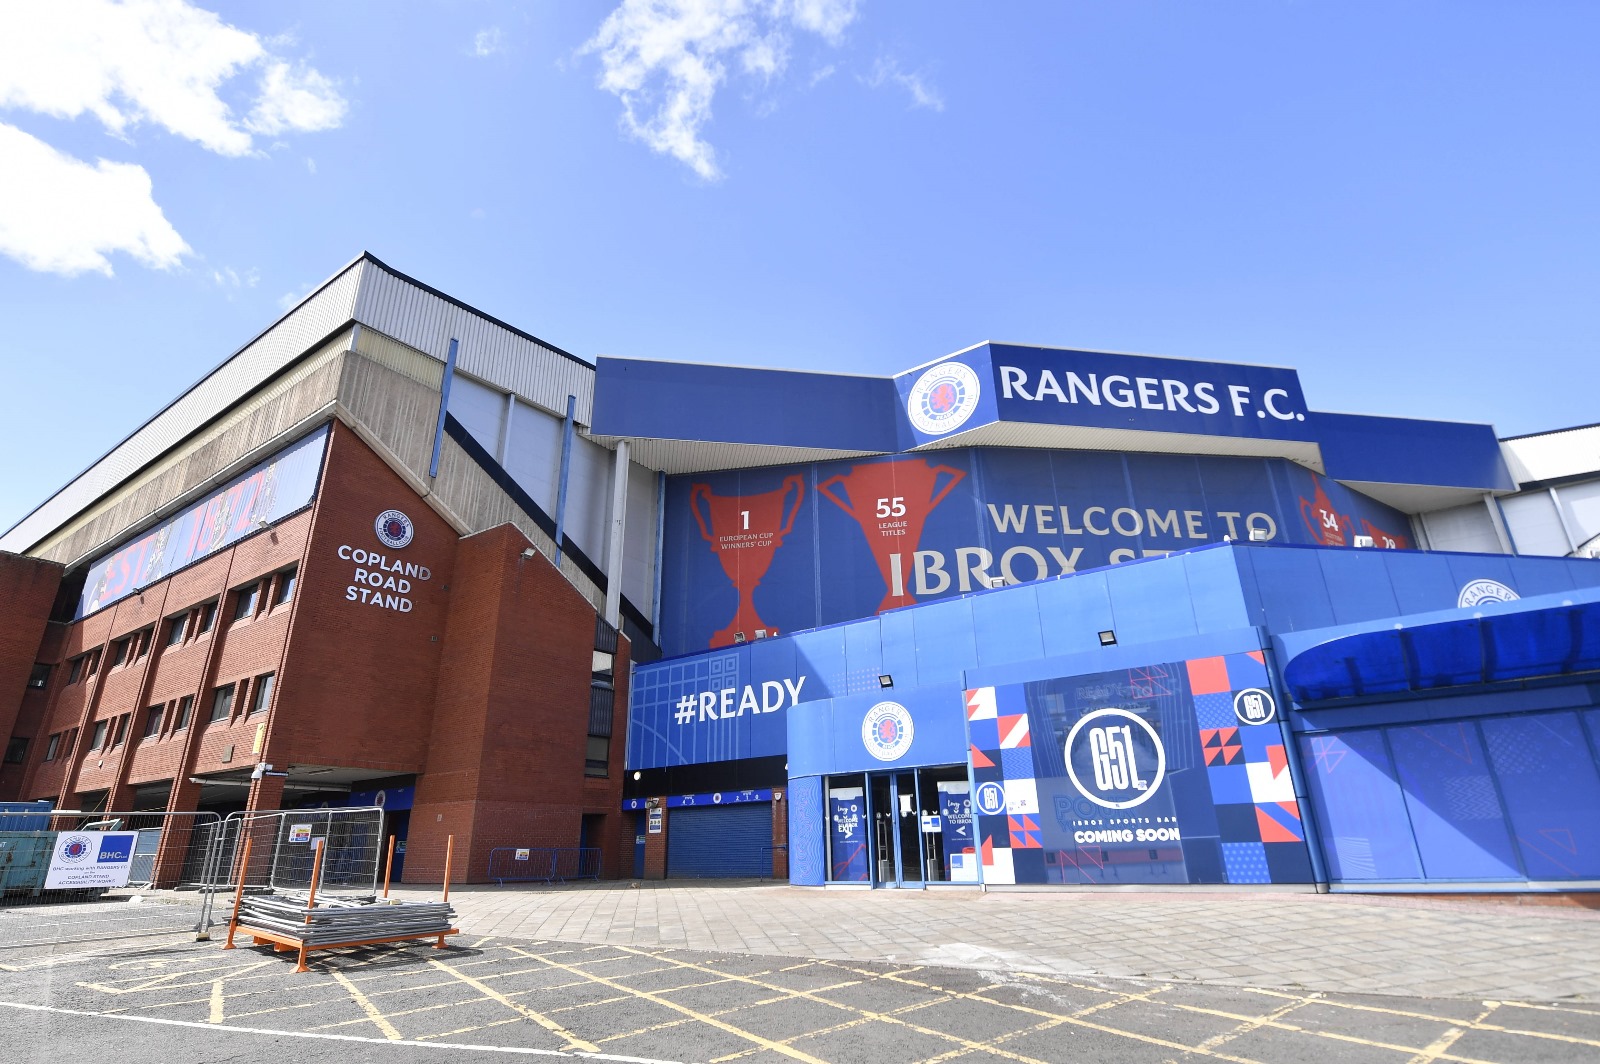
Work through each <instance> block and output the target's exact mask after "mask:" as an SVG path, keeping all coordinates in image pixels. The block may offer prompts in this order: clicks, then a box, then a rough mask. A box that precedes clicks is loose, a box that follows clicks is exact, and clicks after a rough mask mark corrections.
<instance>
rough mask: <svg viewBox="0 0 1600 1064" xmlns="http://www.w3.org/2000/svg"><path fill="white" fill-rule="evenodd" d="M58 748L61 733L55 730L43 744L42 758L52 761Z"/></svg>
mask: <svg viewBox="0 0 1600 1064" xmlns="http://www.w3.org/2000/svg"><path fill="white" fill-rule="evenodd" d="M60 749H61V733H60V732H56V733H55V734H54V735H52V736H50V742H49V743H47V744H46V745H45V748H44V759H45V760H46V761H54V760H55V759H56V754H57V753H58V752H59V751H60Z"/></svg>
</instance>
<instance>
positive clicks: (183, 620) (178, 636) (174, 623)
mask: <svg viewBox="0 0 1600 1064" xmlns="http://www.w3.org/2000/svg"><path fill="white" fill-rule="evenodd" d="M188 627H189V615H188V614H187V613H183V614H179V615H178V616H176V617H170V618H168V619H167V646H169V647H175V646H177V645H178V644H179V643H181V642H183V633H184V632H185V631H186V630H187V629H188Z"/></svg>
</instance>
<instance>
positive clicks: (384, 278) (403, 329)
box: [355, 263, 594, 425]
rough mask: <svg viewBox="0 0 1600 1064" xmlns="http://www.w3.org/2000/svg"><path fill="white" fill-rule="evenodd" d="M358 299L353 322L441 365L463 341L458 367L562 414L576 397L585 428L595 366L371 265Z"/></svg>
mask: <svg viewBox="0 0 1600 1064" xmlns="http://www.w3.org/2000/svg"><path fill="white" fill-rule="evenodd" d="M368 265H369V269H368V271H367V274H366V276H365V277H364V278H363V280H362V285H361V291H360V293H359V295H358V296H357V298H356V304H355V317H356V319H357V320H358V321H360V322H362V323H363V324H366V325H371V326H372V327H373V328H374V329H377V330H379V331H380V332H383V333H385V334H387V335H389V336H392V337H394V338H395V339H396V340H399V341H400V342H402V343H406V344H410V345H411V346H412V347H415V348H417V349H419V350H422V351H426V352H427V353H428V354H430V355H432V356H434V357H435V358H437V359H440V360H441V361H442V360H444V359H445V358H446V357H447V356H448V355H449V353H450V340H451V338H452V337H454V338H455V339H456V340H458V341H460V347H459V349H458V351H457V354H456V368H457V369H459V370H461V371H462V372H464V373H470V374H472V375H473V376H474V377H477V378H478V379H479V380H483V381H487V382H489V383H490V384H493V385H495V386H496V387H499V388H503V389H505V390H506V391H511V392H515V393H517V394H518V395H519V396H521V397H522V398H524V399H526V400H527V401H528V402H530V403H534V404H537V405H538V406H541V407H544V408H545V409H546V410H549V411H551V412H552V413H555V414H557V415H564V414H566V412H567V396H569V395H575V396H577V398H578V403H577V418H578V421H580V422H581V423H583V424H585V425H587V424H589V422H590V420H591V418H592V410H593V403H594V367H592V366H590V365H588V364H587V363H584V362H580V361H575V360H574V359H572V358H571V357H569V356H567V355H563V354H561V353H560V352H557V351H553V350H551V349H550V348H548V347H546V346H544V345H543V344H540V343H537V342H535V341H533V340H530V339H528V338H527V337H525V336H521V335H518V334H517V333H515V332H513V331H512V330H510V329H508V328H506V327H504V326H502V325H496V324H495V323H493V322H491V321H488V320H487V319H485V318H484V317H482V316H481V315H479V314H476V313H474V312H472V311H470V310H467V309H466V308H464V307H460V306H457V305H456V304H454V303H452V302H450V301H449V300H448V299H444V298H442V297H440V296H436V295H434V294H433V293H431V292H428V291H425V290H424V289H422V288H419V287H418V286H416V285H415V284H412V283H411V282H409V281H407V280H405V279H403V278H401V277H397V276H396V275H394V274H392V273H390V272H388V271H386V270H384V269H382V268H381V267H379V266H377V265H376V264H373V263H369V264H368Z"/></svg>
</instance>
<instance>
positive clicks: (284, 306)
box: [278, 284, 311, 314]
mask: <svg viewBox="0 0 1600 1064" xmlns="http://www.w3.org/2000/svg"><path fill="white" fill-rule="evenodd" d="M309 291H311V286H310V285H309V284H303V285H301V286H300V290H299V291H298V292H285V293H283V295H281V296H279V297H278V310H279V312H280V313H283V314H287V313H288V312H289V311H290V310H292V309H294V305H295V304H296V303H298V302H300V301H301V300H302V299H304V298H305V297H306V293H307V292H309Z"/></svg>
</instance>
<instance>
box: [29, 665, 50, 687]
mask: <svg viewBox="0 0 1600 1064" xmlns="http://www.w3.org/2000/svg"><path fill="white" fill-rule="evenodd" d="M49 683H50V666H48V665H35V666H34V667H33V671H32V672H30V673H29V674H28V686H29V687H32V688H34V689H35V690H39V691H42V690H44V689H45V687H47V686H48V685H49Z"/></svg>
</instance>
